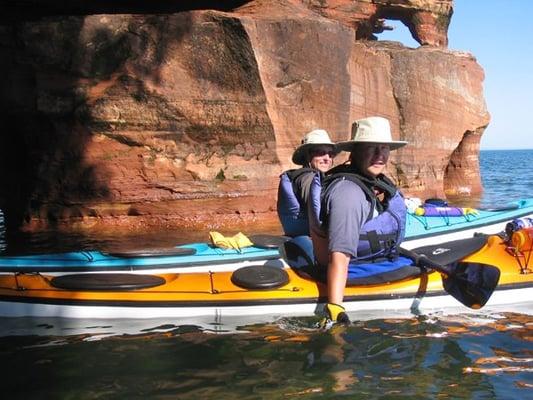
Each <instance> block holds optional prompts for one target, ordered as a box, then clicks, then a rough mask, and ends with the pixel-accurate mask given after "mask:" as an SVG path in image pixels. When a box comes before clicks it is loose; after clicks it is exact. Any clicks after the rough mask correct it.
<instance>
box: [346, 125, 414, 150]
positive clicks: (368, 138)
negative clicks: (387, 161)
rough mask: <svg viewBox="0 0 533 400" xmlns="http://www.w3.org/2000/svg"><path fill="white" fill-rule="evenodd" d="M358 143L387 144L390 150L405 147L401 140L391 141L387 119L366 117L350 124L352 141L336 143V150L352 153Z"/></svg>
mask: <svg viewBox="0 0 533 400" xmlns="http://www.w3.org/2000/svg"><path fill="white" fill-rule="evenodd" d="M358 143H371V144H388V145H389V146H390V149H391V150H396V149H399V148H400V147H402V146H405V145H406V144H407V142H405V141H403V140H392V134H391V128H390V123H389V120H388V119H387V118H383V117H368V118H363V119H359V120H357V121H355V122H354V123H353V124H352V139H351V140H347V141H344V142H338V143H337V149H339V150H343V151H352V150H353V147H354V145H356V144H358Z"/></svg>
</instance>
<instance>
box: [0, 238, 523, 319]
mask: <svg viewBox="0 0 533 400" xmlns="http://www.w3.org/2000/svg"><path fill="white" fill-rule="evenodd" d="M483 243H484V244H482V247H481V248H480V249H479V250H477V251H475V252H474V253H473V254H471V255H469V256H467V257H464V258H462V260H461V261H462V262H464V263H476V264H478V263H481V264H485V265H487V267H484V268H489V267H490V266H495V267H497V269H498V270H499V271H500V274H499V275H500V279H499V283H498V285H497V286H496V288H495V290H494V293H493V295H492V296H491V297H490V299H489V300H488V302H487V304H486V306H487V307H491V306H505V307H506V306H509V307H511V306H513V305H521V306H524V305H527V304H528V303H530V302H531V301H532V300H533V272H532V271H531V269H530V267H529V266H530V265H531V264H532V263H533V260H532V261H531V262H530V261H529V257H530V255H531V249H529V251H517V249H516V248H512V247H510V246H509V244H508V243H507V242H506V241H504V240H503V239H502V238H500V237H499V236H489V237H487V238H486V240H484V241H483ZM445 245H446V244H440V245H438V246H434V249H435V251H438V249H439V248H440V249H441V250H442V248H443V246H444V247H445ZM482 268H483V267H482ZM490 268H493V267H490ZM404 272H405V273H403V274H402V275H401V277H398V279H397V280H388V281H387V280H386V281H383V282H375V281H374V282H369V283H366V284H364V283H363V284H360V285H357V286H347V287H346V292H345V302H344V305H345V307H346V310H347V311H348V312H349V313H350V315H352V314H353V315H355V318H357V316H356V315H357V313H358V312H365V313H368V312H372V311H384V310H386V311H392V312H394V311H398V312H405V311H406V310H412V311H413V312H415V311H416V312H422V313H424V312H428V311H435V310H442V311H446V309H447V308H452V309H454V310H457V309H459V310H461V309H463V310H465V311H471V310H470V309H469V308H466V307H464V306H463V305H462V304H461V303H459V302H458V301H457V300H456V299H455V298H453V297H452V296H450V295H449V293H448V290H447V289H446V288H445V286H443V279H442V274H441V273H439V272H437V271H431V270H429V271H428V270H425V269H421V268H419V267H415V266H410V267H408V270H406V271H404ZM461 290H462V289H461ZM325 302H326V285H325V284H324V283H323V282H320V281H318V280H316V279H313V278H311V277H310V276H308V275H306V274H303V273H302V272H301V271H298V270H297V269H294V268H292V267H289V266H288V265H287V264H284V265H283V266H279V267H278V266H269V265H249V266H246V267H242V268H239V269H237V270H234V271H200V272H184V273H178V272H172V273H157V274H145V273H142V272H124V273H123V272H116V271H115V272H96V273H73V274H66V275H65V274H64V275H56V276H54V275H52V274H47V273H38V272H37V273H36V272H31V273H15V272H12V273H2V274H0V316H1V317H24V316H28V317H64V318H98V319H119V318H134V319H139V318H194V317H208V318H213V319H220V318H221V317H223V316H254V315H256V316H260V315H273V316H276V315H278V316H296V315H297V316H309V315H314V314H317V313H319V312H321V308H322V307H323V304H324V303H325Z"/></svg>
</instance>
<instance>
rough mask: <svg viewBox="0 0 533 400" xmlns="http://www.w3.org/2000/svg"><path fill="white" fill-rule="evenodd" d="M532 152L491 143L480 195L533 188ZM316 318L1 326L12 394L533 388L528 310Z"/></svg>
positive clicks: (530, 393) (402, 394)
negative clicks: (319, 327) (338, 324)
mask: <svg viewBox="0 0 533 400" xmlns="http://www.w3.org/2000/svg"><path fill="white" fill-rule="evenodd" d="M531 160H533V150H522V151H483V152H481V171H482V179H483V183H484V187H485V193H484V194H483V196H482V198H480V199H475V201H476V202H478V203H480V204H481V205H487V206H489V205H494V204H502V203H507V202H509V201H512V200H517V199H519V198H524V197H533V168H531V167H528V165H530V164H531ZM471 200H472V201H474V199H471ZM463 201H468V199H463ZM17 240H18V241H19V243H8V245H9V246H14V247H15V248H24V247H31V246H36V247H39V245H40V246H44V244H43V243H42V241H43V238H42V237H40V238H39V237H37V238H31V237H28V236H25V237H21V238H17ZM81 240H85V242H83V243H81V244H80V243H79V241H81ZM102 240H112V239H111V238H102ZM143 240H144V241H150V240H154V238H153V237H151V238H149V239H148V238H144V239H143ZM166 240H168V239H166ZM76 241H78V244H80V245H82V246H85V247H90V246H93V245H98V244H99V243H98V241H97V240H96V239H91V240H87V239H86V238H85V239H81V238H70V243H71V244H75V243H76ZM35 243H37V244H35ZM100 244H101V243H100ZM5 245H6V244H5V243H4V244H3V246H4V247H5ZM9 246H8V247H9ZM48 246H49V247H50V248H53V247H57V248H62V247H63V245H62V244H61V243H59V242H56V243H53V244H49V245H48ZM315 322H316V321H315V320H314V319H311V318H298V319H296V318H291V319H282V320H277V321H274V322H268V323H262V324H255V325H248V326H238V325H235V326H233V325H232V326H231V327H230V326H225V325H224V324H223V323H221V324H213V325H212V326H207V327H206V326H203V327H200V326H195V325H182V326H178V325H174V324H173V323H172V321H158V322H153V325H152V326H144V327H140V328H138V329H133V328H134V327H133V326H132V332H131V333H121V334H116V332H115V334H113V332H114V331H118V329H114V328H115V325H114V324H116V321H108V322H102V321H100V322H98V323H96V322H87V324H86V326H85V327H84V328H85V329H82V330H80V329H78V328H74V327H73V326H72V327H71V326H70V325H69V323H68V322H65V321H64V320H63V321H50V320H47V321H34V320H25V319H0V324H1V325H2V326H1V329H0V330H1V331H3V332H11V333H9V334H5V333H4V334H3V336H1V337H0V355H1V357H2V361H3V362H4V372H3V374H2V383H3V387H4V389H3V392H4V396H5V397H6V398H9V399H18V398H21V399H45V398H50V399H67V398H72V399H145V398H150V399H195V400H198V399H217V400H223V399H240V400H243V399H340V398H354V399H358V398H364V399H400V398H406V399H407V398H409V399H429V398H443V399H518V398H532V397H533V329H532V328H533V318H532V317H531V316H530V315H527V314H525V313H506V312H487V313H482V314H469V313H464V314H463V313H461V314H458V315H447V316H445V315H440V314H432V315H425V316H416V317H415V316H410V317H409V316H408V317H403V318H385V317H382V318H374V319H371V318H369V319H367V320H364V321H354V322H353V324H352V325H350V326H348V327H342V328H339V329H335V330H332V331H329V332H326V333H323V332H317V331H316V330H315V329H313V326H314V323H315ZM28 327H29V328H28Z"/></svg>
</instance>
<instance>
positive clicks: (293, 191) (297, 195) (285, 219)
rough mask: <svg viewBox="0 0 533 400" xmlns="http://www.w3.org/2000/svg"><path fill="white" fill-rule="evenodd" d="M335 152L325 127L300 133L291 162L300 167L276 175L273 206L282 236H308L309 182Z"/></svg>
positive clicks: (329, 162) (333, 144)
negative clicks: (276, 192) (276, 193)
mask: <svg viewBox="0 0 533 400" xmlns="http://www.w3.org/2000/svg"><path fill="white" fill-rule="evenodd" d="M337 153H338V152H337V150H336V146H335V143H333V142H332V141H331V139H330V137H329V135H328V133H327V132H326V131H325V130H323V129H315V130H312V131H311V132H308V133H306V134H305V135H304V137H303V139H302V142H301V144H300V146H299V147H298V148H297V149H296V150H295V151H294V153H293V155H292V162H293V163H294V164H297V165H301V168H297V169H291V170H288V171H285V172H283V173H282V174H281V176H280V183H279V187H278V202H277V209H278V217H279V219H280V222H281V225H282V227H283V230H284V233H285V235H287V236H299V235H309V224H308V219H307V200H308V197H309V185H310V184H311V181H312V179H313V176H314V175H315V173H319V174H323V173H325V172H326V171H327V170H329V169H330V168H331V166H332V165H333V158H334V157H335V156H336V155H337Z"/></svg>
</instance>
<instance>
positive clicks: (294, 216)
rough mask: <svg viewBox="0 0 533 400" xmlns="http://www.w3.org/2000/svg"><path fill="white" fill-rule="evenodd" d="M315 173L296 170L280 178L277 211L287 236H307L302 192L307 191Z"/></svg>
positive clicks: (306, 220)
mask: <svg viewBox="0 0 533 400" xmlns="http://www.w3.org/2000/svg"><path fill="white" fill-rule="evenodd" d="M315 172H316V171H315V170H314V169H312V168H298V169H291V170H288V171H285V172H284V173H282V174H281V176H280V182H279V187H278V202H277V210H278V217H279V220H280V222H281V226H282V227H283V231H284V232H285V235H287V236H293V237H294V236H300V235H309V220H308V218H307V202H306V201H305V199H304V197H305V196H304V193H303V191H304V190H306V191H308V190H309V186H310V185H311V180H312V179H313V176H314V174H315ZM297 181H298V184H297Z"/></svg>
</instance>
